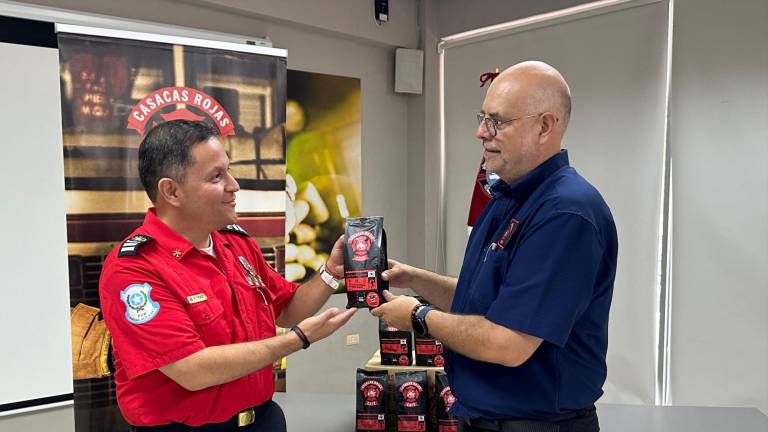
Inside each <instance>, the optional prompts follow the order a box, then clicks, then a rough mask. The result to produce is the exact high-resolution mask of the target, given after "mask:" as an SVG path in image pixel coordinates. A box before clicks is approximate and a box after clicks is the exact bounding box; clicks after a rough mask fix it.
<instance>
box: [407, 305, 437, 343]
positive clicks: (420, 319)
mask: <svg viewBox="0 0 768 432" xmlns="http://www.w3.org/2000/svg"><path fill="white" fill-rule="evenodd" d="M432 309H434V306H431V305H416V307H414V308H413V312H412V313H411V326H412V327H413V332H414V333H416V335H417V336H422V337H426V336H427V335H428V334H429V328H428V327H427V314H428V313H429V311H431V310H432Z"/></svg>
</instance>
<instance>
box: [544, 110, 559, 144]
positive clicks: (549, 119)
mask: <svg viewBox="0 0 768 432" xmlns="http://www.w3.org/2000/svg"><path fill="white" fill-rule="evenodd" d="M559 121H560V119H559V118H558V117H557V115H555V114H554V113H552V112H545V113H543V114H541V130H540V131H539V141H548V140H549V139H550V138H551V137H552V135H553V134H554V133H555V129H557V124H558V123H559Z"/></svg>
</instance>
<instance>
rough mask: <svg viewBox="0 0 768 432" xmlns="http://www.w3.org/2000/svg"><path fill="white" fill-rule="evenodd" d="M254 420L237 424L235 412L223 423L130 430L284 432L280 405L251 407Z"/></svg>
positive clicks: (146, 431) (140, 427)
mask: <svg viewBox="0 0 768 432" xmlns="http://www.w3.org/2000/svg"><path fill="white" fill-rule="evenodd" d="M253 410H254V412H255V414H256V416H255V418H256V420H255V421H254V422H253V423H252V424H250V425H248V426H242V427H238V426H237V414H235V415H234V416H233V417H232V418H231V419H229V420H228V421H226V422H224V423H208V424H205V425H202V426H187V425H185V424H183V423H171V424H167V425H162V426H133V427H132V428H131V431H132V432H286V427H285V414H284V413H283V410H282V408H280V405H278V404H276V403H275V402H274V401H271V400H270V401H267V402H265V403H263V404H261V405H259V406H257V407H254V408H253Z"/></svg>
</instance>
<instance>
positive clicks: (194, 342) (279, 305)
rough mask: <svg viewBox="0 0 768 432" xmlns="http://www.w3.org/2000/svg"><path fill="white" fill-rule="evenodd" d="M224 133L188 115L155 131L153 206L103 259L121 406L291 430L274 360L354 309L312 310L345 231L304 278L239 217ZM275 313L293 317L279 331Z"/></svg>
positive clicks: (205, 425)
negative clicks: (284, 268) (286, 272)
mask: <svg viewBox="0 0 768 432" xmlns="http://www.w3.org/2000/svg"><path fill="white" fill-rule="evenodd" d="M217 135H218V134H217V131H216V129H214V128H212V127H210V126H208V125H206V124H205V123H202V122H191V121H186V120H175V121H171V122H168V123H163V124H161V125H159V126H157V127H155V128H154V129H152V130H151V131H150V132H149V133H148V134H147V136H146V137H145V138H144V140H143V141H142V143H141V146H140V148H139V175H140V177H141V181H142V184H143V185H144V188H145V190H146V192H147V194H148V195H149V198H150V199H151V200H152V203H153V204H154V207H153V208H150V209H149V211H148V212H147V214H146V217H145V219H144V223H143V225H142V226H141V227H139V228H138V229H136V231H134V232H133V233H132V234H131V235H130V236H129V237H128V239H126V240H125V241H124V242H123V243H122V244H121V245H120V246H118V247H117V248H115V249H114V250H113V251H112V252H111V253H110V254H109V256H108V257H107V259H106V261H105V263H104V269H103V272H102V275H101V280H100V282H99V296H100V298H101V305H102V309H103V313H104V319H105V321H106V323H107V327H108V328H109V330H110V332H111V333H112V337H113V347H114V361H115V368H116V371H115V382H116V383H117V398H118V405H119V406H120V410H121V411H122V413H123V415H124V417H125V418H126V420H127V421H128V423H130V424H131V425H133V427H134V429H135V430H136V431H192V430H195V431H196V430H205V431H218V430H226V431H232V430H237V431H243V432H245V431H267V430H268V431H280V430H283V431H284V430H285V418H284V416H283V413H282V410H281V409H280V408H279V407H278V406H277V404H275V403H274V402H272V400H271V398H272V393H273V391H274V385H273V382H272V363H273V362H274V361H275V360H277V359H279V358H281V357H284V356H286V355H288V354H290V353H292V352H295V351H297V350H299V349H301V348H302V347H303V348H307V347H308V346H309V344H310V343H311V342H315V341H318V340H320V339H323V338H325V337H327V336H329V335H330V334H331V333H333V332H334V331H336V330H337V329H338V328H339V327H341V326H342V325H344V323H346V322H347V321H348V320H349V319H350V318H351V317H352V315H353V314H354V312H355V310H354V309H350V310H348V311H346V312H341V311H339V310H338V309H337V308H331V309H328V310H326V311H325V312H323V313H321V314H319V315H317V316H312V315H313V314H315V313H316V312H317V311H318V309H319V308H320V307H321V306H322V305H323V304H324V303H325V301H326V300H327V299H328V297H329V296H330V294H331V293H332V289H331V288H330V287H329V285H335V283H334V279H335V278H336V277H335V276H333V275H340V274H343V267H344V265H343V258H342V244H341V242H336V245H334V248H333V251H332V252H331V255H330V258H329V259H328V262H327V263H326V265H325V266H324V267H323V268H322V269H321V270H320V271H318V275H317V276H315V277H314V278H312V279H311V280H310V281H309V282H306V283H304V284H303V285H301V286H299V285H296V284H293V283H291V282H288V281H286V280H285V279H283V278H282V277H281V276H280V275H278V274H277V273H276V272H275V271H274V270H272V269H271V268H270V267H269V265H268V264H267V263H266V261H264V257H263V256H262V254H261V251H260V250H259V246H258V245H257V244H256V242H255V241H253V239H251V238H250V237H249V235H248V233H247V232H245V230H243V229H242V228H241V227H239V226H238V225H234V224H235V222H236V220H237V215H236V213H235V193H236V192H237V191H238V190H239V186H238V184H237V181H235V179H234V178H233V177H232V176H231V175H230V174H229V159H228V157H227V155H226V153H225V152H224V149H223V147H222V145H221V143H220V142H219V140H218V138H217ZM297 323H298V324H297ZM276 324H277V325H280V326H282V327H291V326H294V327H293V328H292V329H291V330H292V331H290V332H288V333H287V334H285V335H281V336H276V335H275V325H276Z"/></svg>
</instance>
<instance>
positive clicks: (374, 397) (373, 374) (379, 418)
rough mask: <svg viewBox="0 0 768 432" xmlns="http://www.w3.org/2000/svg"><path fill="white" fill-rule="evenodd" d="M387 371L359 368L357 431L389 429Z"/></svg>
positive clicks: (366, 431)
mask: <svg viewBox="0 0 768 432" xmlns="http://www.w3.org/2000/svg"><path fill="white" fill-rule="evenodd" d="M387 386H388V376H387V371H367V370H365V369H357V392H356V393H357V404H356V409H355V431H356V432H369V431H385V430H387V401H388V400H389V397H388V392H387Z"/></svg>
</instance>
